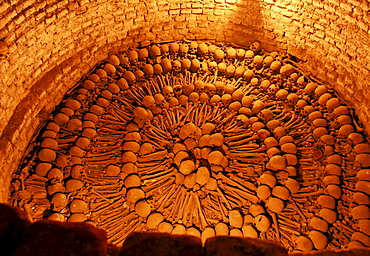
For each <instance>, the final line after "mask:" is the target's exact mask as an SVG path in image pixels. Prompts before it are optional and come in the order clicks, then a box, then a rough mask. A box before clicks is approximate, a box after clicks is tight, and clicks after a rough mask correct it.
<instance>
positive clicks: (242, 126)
mask: <svg viewBox="0 0 370 256" xmlns="http://www.w3.org/2000/svg"><path fill="white" fill-rule="evenodd" d="M303 73H304V72H303V70H301V68H300V63H299V62H297V61H295V60H294V59H291V58H288V57H287V56H285V55H283V54H281V53H277V52H270V53H268V52H264V51H263V50H262V49H261V48H260V44H259V43H258V42H254V43H253V44H251V45H250V47H247V48H243V47H240V48H233V47H232V46H222V45H221V46H215V45H212V44H209V43H207V42H198V43H197V42H187V41H184V42H172V43H162V44H153V45H151V46H149V47H144V48H140V49H129V50H128V51H126V52H122V53H120V54H118V55H111V56H110V57H109V58H108V60H107V61H104V62H101V63H99V64H98V65H97V66H96V68H95V69H94V70H93V71H91V73H90V74H88V75H87V77H86V78H84V79H83V80H82V81H81V83H80V84H79V86H78V87H77V88H76V89H75V90H74V91H73V93H71V94H70V95H68V98H66V99H65V100H63V102H62V103H61V104H60V106H59V107H58V108H57V111H56V112H55V113H54V115H53V116H52V118H51V119H50V120H48V121H47V123H46V124H45V126H44V128H43V129H41V132H40V133H39V135H38V136H37V139H36V140H35V142H33V143H31V144H30V146H29V150H28V151H27V152H28V153H27V155H25V157H24V160H23V163H22V164H21V165H20V167H19V169H18V171H17V172H16V173H15V174H14V176H13V181H12V186H11V190H12V196H11V198H10V201H11V203H12V204H13V205H16V206H18V207H21V208H23V209H24V210H25V211H26V212H27V213H28V214H29V216H30V218H32V219H33V220H39V219H44V218H48V219H52V220H57V221H70V222H76V221H77V222H88V223H91V224H92V225H95V226H97V227H99V228H103V229H104V230H106V231H107V233H108V240H109V241H110V242H111V243H113V244H116V245H121V244H122V242H123V241H124V239H125V238H126V237H127V235H128V234H130V233H131V232H134V231H159V232H171V233H174V234H189V235H195V236H199V237H201V238H202V240H203V241H205V239H207V238H208V237H212V236H215V235H231V236H248V237H256V238H267V239H273V240H277V241H281V242H282V243H283V244H284V245H285V246H286V248H287V249H288V250H289V251H294V250H296V251H310V250H321V249H325V248H326V249H334V248H355V247H369V246H370V243H369V240H370V238H369V236H370V233H369V221H368V219H370V210H369V201H370V199H369V197H370V188H369V187H370V170H369V169H368V168H369V167H370V160H369V159H370V157H369V156H370V145H369V144H368V143H367V142H366V138H365V136H364V134H363V132H362V131H363V129H362V128H361V125H360V124H359V123H358V122H357V119H356V116H355V115H354V111H353V110H352V109H350V108H348V107H347V106H346V105H345V104H344V103H343V102H342V101H341V100H340V99H339V98H338V97H337V96H336V95H335V93H334V92H333V90H332V89H330V88H329V87H327V86H326V85H324V84H322V83H320V82H318V81H316V80H315V79H314V78H311V77H305V76H303V75H302V74H303Z"/></svg>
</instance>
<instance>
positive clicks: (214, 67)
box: [208, 61, 218, 73]
mask: <svg viewBox="0 0 370 256" xmlns="http://www.w3.org/2000/svg"><path fill="white" fill-rule="evenodd" d="M217 68H218V67H217V63H216V62H215V61H211V62H209V63H208V70H209V72H211V73H215V72H216V70H217Z"/></svg>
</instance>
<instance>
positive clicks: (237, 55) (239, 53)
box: [236, 49, 245, 60]
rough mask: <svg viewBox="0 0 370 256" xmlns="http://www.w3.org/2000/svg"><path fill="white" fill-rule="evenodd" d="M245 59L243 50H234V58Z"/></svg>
mask: <svg viewBox="0 0 370 256" xmlns="http://www.w3.org/2000/svg"><path fill="white" fill-rule="evenodd" d="M244 57H245V50H244V49H238V50H236V58H237V59H238V60H243V59H244Z"/></svg>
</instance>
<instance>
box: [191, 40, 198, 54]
mask: <svg viewBox="0 0 370 256" xmlns="http://www.w3.org/2000/svg"><path fill="white" fill-rule="evenodd" d="M197 50H198V43H197V42H191V43H190V45H189V53H190V54H196V53H197Z"/></svg>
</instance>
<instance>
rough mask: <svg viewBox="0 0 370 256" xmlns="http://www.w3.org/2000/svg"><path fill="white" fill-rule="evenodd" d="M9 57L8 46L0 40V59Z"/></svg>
mask: <svg viewBox="0 0 370 256" xmlns="http://www.w3.org/2000/svg"><path fill="white" fill-rule="evenodd" d="M8 57H9V48H8V45H7V44H6V43H5V42H4V41H0V60H4V59H6V58H8Z"/></svg>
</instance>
